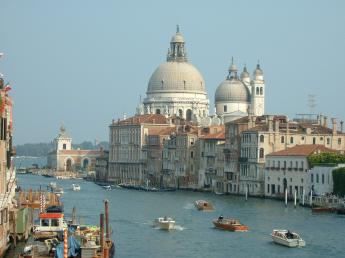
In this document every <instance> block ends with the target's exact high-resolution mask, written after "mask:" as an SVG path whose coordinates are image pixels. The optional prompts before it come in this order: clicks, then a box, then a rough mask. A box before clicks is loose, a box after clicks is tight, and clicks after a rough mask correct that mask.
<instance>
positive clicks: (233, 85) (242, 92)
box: [215, 78, 250, 103]
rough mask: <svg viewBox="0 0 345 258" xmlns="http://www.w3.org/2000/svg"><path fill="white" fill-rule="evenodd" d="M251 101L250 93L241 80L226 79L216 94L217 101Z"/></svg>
mask: <svg viewBox="0 0 345 258" xmlns="http://www.w3.org/2000/svg"><path fill="white" fill-rule="evenodd" d="M224 101H225V102H245V103H249V102H250V93H249V90H248V88H247V86H245V85H244V84H243V83H242V82H241V81H240V80H238V79H236V78H233V79H226V80H225V81H224V82H222V83H221V84H220V85H219V86H218V88H217V90H216V94H215V102H216V103H217V102H224Z"/></svg>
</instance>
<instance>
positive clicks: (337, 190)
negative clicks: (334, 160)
mask: <svg viewBox="0 0 345 258" xmlns="http://www.w3.org/2000/svg"><path fill="white" fill-rule="evenodd" d="M332 175H333V192H334V194H336V195H338V196H345V168H338V169H335V170H333V171H332Z"/></svg>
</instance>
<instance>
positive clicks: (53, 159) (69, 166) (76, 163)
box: [47, 126, 102, 171]
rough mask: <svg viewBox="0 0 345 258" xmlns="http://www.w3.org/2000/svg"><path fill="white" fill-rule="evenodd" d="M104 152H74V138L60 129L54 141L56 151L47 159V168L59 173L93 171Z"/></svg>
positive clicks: (63, 129) (62, 127) (63, 128)
mask: <svg viewBox="0 0 345 258" xmlns="http://www.w3.org/2000/svg"><path fill="white" fill-rule="evenodd" d="M101 155H102V150H80V149H77V150H73V149H72V138H71V137H69V136H68V134H67V133H66V129H65V127H64V126H61V127H60V132H59V135H58V136H57V137H56V138H55V139H54V150H52V151H51V152H50V153H49V154H48V157H47V166H48V167H49V168H52V169H55V170H57V171H78V170H84V171H93V170H94V169H95V163H96V158H97V157H99V156H101Z"/></svg>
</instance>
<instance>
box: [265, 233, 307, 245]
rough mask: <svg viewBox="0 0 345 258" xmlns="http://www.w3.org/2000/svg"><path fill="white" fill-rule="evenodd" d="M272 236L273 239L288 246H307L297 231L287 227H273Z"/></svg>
mask: <svg viewBox="0 0 345 258" xmlns="http://www.w3.org/2000/svg"><path fill="white" fill-rule="evenodd" d="M271 236H272V239H273V241H274V242H275V243H277V244H280V245H285V246H288V247H302V246H305V241H304V240H303V239H302V238H301V237H300V236H299V235H298V234H297V233H295V232H290V231H289V230H286V229H273V232H272V234H271Z"/></svg>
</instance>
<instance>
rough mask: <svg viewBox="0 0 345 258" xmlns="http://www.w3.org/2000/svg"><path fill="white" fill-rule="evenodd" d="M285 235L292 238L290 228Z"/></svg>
mask: <svg viewBox="0 0 345 258" xmlns="http://www.w3.org/2000/svg"><path fill="white" fill-rule="evenodd" d="M286 237H287V238H289V239H292V238H293V234H292V233H291V231H290V230H288V232H287V233H286Z"/></svg>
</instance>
